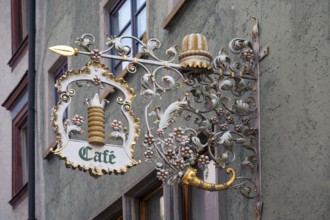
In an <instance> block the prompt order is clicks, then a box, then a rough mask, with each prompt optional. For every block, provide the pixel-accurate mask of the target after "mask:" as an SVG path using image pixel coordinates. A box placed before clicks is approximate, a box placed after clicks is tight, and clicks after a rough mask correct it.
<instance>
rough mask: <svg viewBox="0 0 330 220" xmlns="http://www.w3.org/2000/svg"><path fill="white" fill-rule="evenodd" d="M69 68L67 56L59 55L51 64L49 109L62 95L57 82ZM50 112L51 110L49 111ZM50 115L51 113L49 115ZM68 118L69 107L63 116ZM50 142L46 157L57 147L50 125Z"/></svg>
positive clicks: (64, 118)
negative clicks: (56, 86) (59, 92)
mask: <svg viewBox="0 0 330 220" xmlns="http://www.w3.org/2000/svg"><path fill="white" fill-rule="evenodd" d="M67 70H68V59H67V57H62V56H61V57H59V58H58V59H57V60H56V61H55V62H54V64H53V65H52V66H51V68H50V69H49V71H48V73H49V75H48V86H49V89H48V97H49V101H50V102H49V109H51V108H53V107H54V106H55V105H56V104H57V102H58V100H59V98H60V96H59V94H58V92H57V88H55V84H56V81H57V80H58V79H59V78H60V77H61V76H62V75H63V74H64V73H65V72H66V71H67ZM48 112H50V110H49V111H48ZM49 117H50V115H49ZM67 118H68V109H66V110H65V112H64V117H63V120H66V119H67ZM48 132H49V134H50V135H49V137H50V139H49V141H50V142H49V143H50V145H49V146H48V147H47V148H46V150H45V151H44V152H43V158H44V159H48V158H50V155H51V151H50V149H51V148H55V147H56V144H57V142H56V140H55V135H54V132H53V131H52V130H51V128H50V127H49V130H48Z"/></svg>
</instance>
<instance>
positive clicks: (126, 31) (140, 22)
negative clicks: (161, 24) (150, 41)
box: [110, 0, 147, 75]
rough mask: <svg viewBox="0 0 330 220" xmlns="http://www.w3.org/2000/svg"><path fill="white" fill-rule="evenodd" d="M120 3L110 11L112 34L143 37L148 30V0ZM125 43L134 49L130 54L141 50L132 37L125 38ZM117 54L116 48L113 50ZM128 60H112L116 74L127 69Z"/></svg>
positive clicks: (130, 0) (128, 0)
mask: <svg viewBox="0 0 330 220" xmlns="http://www.w3.org/2000/svg"><path fill="white" fill-rule="evenodd" d="M118 2H119V5H118V6H117V7H115V9H114V10H113V11H111V12H110V30H111V32H110V35H111V36H118V37H120V36H134V37H137V38H139V39H142V37H143V34H144V33H145V31H146V29H147V28H146V26H147V25H146V17H147V16H146V1H145V0H126V1H125V2H124V3H122V1H118ZM122 43H123V44H125V45H129V46H130V47H131V48H132V50H131V51H130V54H129V56H132V57H133V56H135V55H136V54H137V52H138V51H139V47H140V46H139V45H137V44H135V43H133V40H131V39H125V40H123V41H122ZM111 53H112V54H115V51H114V50H111ZM126 66H127V62H121V61H114V60H113V61H111V69H112V72H113V73H114V75H119V74H120V72H121V71H122V70H123V69H125V68H126Z"/></svg>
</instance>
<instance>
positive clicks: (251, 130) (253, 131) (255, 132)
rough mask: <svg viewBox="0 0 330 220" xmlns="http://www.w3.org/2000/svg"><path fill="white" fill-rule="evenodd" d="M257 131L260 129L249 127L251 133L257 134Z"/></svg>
mask: <svg viewBox="0 0 330 220" xmlns="http://www.w3.org/2000/svg"><path fill="white" fill-rule="evenodd" d="M257 131H258V129H256V128H250V129H249V132H250V134H251V135H256V134H257Z"/></svg>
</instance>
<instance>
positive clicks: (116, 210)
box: [93, 198, 123, 220]
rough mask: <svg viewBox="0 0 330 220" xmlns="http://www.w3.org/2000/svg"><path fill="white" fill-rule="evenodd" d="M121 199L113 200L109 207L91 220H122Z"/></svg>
mask: <svg viewBox="0 0 330 220" xmlns="http://www.w3.org/2000/svg"><path fill="white" fill-rule="evenodd" d="M122 205H123V202H122V199H121V198H120V199H118V200H117V201H115V202H113V203H112V204H111V205H110V206H109V207H107V208H106V209H105V210H104V211H102V212H101V213H100V214H98V215H97V216H96V217H94V218H93V220H104V219H111V220H123V210H122Z"/></svg>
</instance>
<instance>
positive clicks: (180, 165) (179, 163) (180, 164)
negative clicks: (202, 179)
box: [174, 159, 184, 169]
mask: <svg viewBox="0 0 330 220" xmlns="http://www.w3.org/2000/svg"><path fill="white" fill-rule="evenodd" d="M174 165H175V166H176V167H177V168H179V169H183V168H184V161H183V160H182V159H177V160H175V161H174Z"/></svg>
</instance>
